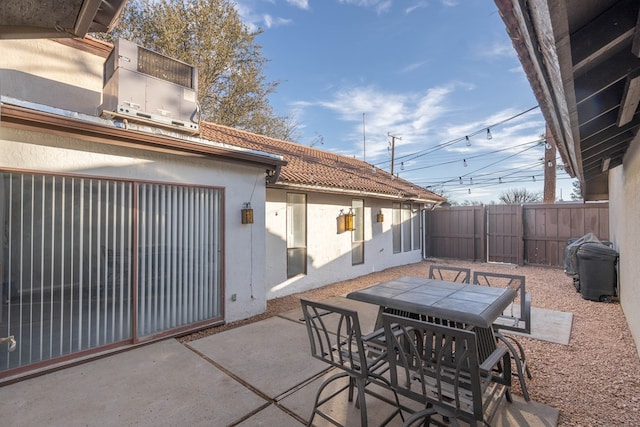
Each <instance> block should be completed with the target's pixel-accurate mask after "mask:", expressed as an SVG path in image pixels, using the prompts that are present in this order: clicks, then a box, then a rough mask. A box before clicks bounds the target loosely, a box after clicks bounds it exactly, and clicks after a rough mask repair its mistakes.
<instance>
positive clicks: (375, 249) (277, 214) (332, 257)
mask: <svg viewBox="0 0 640 427" xmlns="http://www.w3.org/2000/svg"><path fill="white" fill-rule="evenodd" d="M288 192H290V193H303V194H306V195H307V274H306V275H298V276H295V277H292V278H289V279H288V278H287V243H286V231H287V213H286V205H287V203H286V201H287V196H286V195H287V193H288ZM354 199H364V218H365V220H364V226H365V233H364V237H365V244H364V245H365V248H364V259H365V262H364V263H363V264H359V265H352V261H351V243H352V242H351V232H343V233H338V230H337V221H336V218H337V217H338V215H339V214H340V210H341V209H342V210H343V211H344V212H348V211H349V207H351V202H352V200H354ZM414 207H417V206H416V205H414ZM381 210H382V213H383V215H384V222H382V223H377V222H376V215H377V214H378V212H380V211H381ZM414 215H419V212H416V213H414ZM391 224H392V202H391V201H386V200H379V199H371V198H359V197H355V196H354V197H352V196H343V195H333V194H326V193H314V192H305V191H295V190H290V191H287V190H282V189H275V188H268V189H267V207H266V229H267V236H266V253H267V255H266V256H267V261H266V262H267V270H266V271H267V274H266V288H267V290H266V293H267V299H272V298H277V297H282V296H285V295H290V294H294V293H298V292H303V291H307V290H310V289H315V288H319V287H322V286H324V285H327V284H330V283H335V282H338V281H342V280H347V279H352V278H354V277H358V276H361V275H364V274H369V273H372V272H375V271H380V270H384V269H386V268H389V267H393V266H398V265H404V264H410V263H414V262H418V261H420V260H421V250H420V248H415V249H413V250H411V251H408V252H401V253H396V254H394V253H393V240H392V231H391Z"/></svg>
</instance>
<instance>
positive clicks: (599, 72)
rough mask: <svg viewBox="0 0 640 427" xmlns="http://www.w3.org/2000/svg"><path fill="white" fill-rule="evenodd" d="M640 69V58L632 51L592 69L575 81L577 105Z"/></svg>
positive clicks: (616, 56) (616, 55)
mask: <svg viewBox="0 0 640 427" xmlns="http://www.w3.org/2000/svg"><path fill="white" fill-rule="evenodd" d="M638 69H640V58H638V57H636V56H634V55H633V54H631V51H630V50H627V49H625V50H622V51H620V52H618V53H616V54H615V55H613V56H612V57H611V58H609V59H608V60H607V61H605V62H604V63H602V64H599V65H598V66H596V67H594V68H592V69H590V70H589V71H587V72H585V73H584V74H582V75H581V76H580V77H578V78H576V79H575V80H574V86H575V92H576V103H577V104H578V105H579V104H581V103H583V102H585V101H586V100H588V99H589V98H591V97H593V96H595V95H597V94H599V93H601V92H602V91H604V90H605V89H607V88H609V87H610V86H612V85H614V84H616V83H617V82H619V81H620V80H622V79H624V78H625V77H627V75H628V74H629V73H631V72H633V71H635V70H638Z"/></svg>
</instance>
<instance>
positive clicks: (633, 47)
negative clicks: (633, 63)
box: [631, 11, 640, 57]
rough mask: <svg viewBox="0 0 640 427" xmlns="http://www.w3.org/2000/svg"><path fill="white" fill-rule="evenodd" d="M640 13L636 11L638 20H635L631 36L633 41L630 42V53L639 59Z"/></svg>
mask: <svg viewBox="0 0 640 427" xmlns="http://www.w3.org/2000/svg"><path fill="white" fill-rule="evenodd" d="M639 28H640V11H638V18H637V19H636V31H635V33H634V34H633V41H632V42H631V53H633V54H634V55H635V56H638V57H640V30H639Z"/></svg>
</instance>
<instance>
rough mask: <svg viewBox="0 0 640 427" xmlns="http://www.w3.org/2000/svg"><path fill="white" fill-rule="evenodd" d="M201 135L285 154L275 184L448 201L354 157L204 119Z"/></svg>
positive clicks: (245, 146) (403, 198) (201, 124)
mask: <svg viewBox="0 0 640 427" xmlns="http://www.w3.org/2000/svg"><path fill="white" fill-rule="evenodd" d="M200 132H201V136H202V137H203V138H206V139H210V140H212V141H216V142H222V143H226V144H230V145H236V146H240V147H244V148H250V149H254V150H260V151H265V152H268V153H273V154H278V155H281V156H283V157H284V159H285V160H286V161H287V164H286V165H285V166H283V167H282V170H281V172H280V175H279V177H278V181H277V183H276V184H275V186H287V185H292V186H302V187H307V188H309V189H310V190H315V191H327V192H333V191H335V192H344V191H347V192H350V193H354V194H365V195H367V196H368V197H381V198H398V199H401V200H407V199H411V200H417V201H423V202H431V203H439V202H444V201H445V200H446V199H444V198H443V197H441V196H438V195H437V194H435V193H432V192H431V191H428V190H425V189H424V188H422V187H420V186H418V185H415V184H413V183H411V182H409V181H407V180H405V179H402V178H397V177H394V176H392V175H391V174H390V173H389V172H386V171H384V170H382V169H379V168H376V167H374V166H372V165H371V164H369V163H366V162H364V161H362V160H358V159H355V158H352V157H348V156H343V155H340V154H335V153H331V152H328V151H324V150H319V149H317V148H313V147H308V146H305V145H300V144H295V143H292V142H287V141H282V140H278V139H274V138H268V137H265V136H262V135H257V134H254V133H250V132H246V131H242V130H238V129H234V128H230V127H226V126H221V125H216V124H213V123H207V122H200Z"/></svg>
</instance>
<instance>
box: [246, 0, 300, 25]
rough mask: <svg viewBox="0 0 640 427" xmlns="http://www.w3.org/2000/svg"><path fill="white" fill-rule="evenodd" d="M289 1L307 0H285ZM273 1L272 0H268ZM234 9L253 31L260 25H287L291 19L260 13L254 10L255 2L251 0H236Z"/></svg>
mask: <svg viewBox="0 0 640 427" xmlns="http://www.w3.org/2000/svg"><path fill="white" fill-rule="evenodd" d="M287 1H288V2H289V3H298V4H300V5H303V4H304V3H308V0H287ZM269 3H273V1H269ZM235 4H236V10H237V11H238V15H239V16H240V19H241V20H242V22H243V23H244V24H245V25H246V26H247V27H248V28H249V29H250V30H251V31H255V30H257V29H258V28H260V27H263V28H276V27H279V26H282V25H288V24H290V23H291V22H292V21H291V20H290V19H286V18H281V17H274V16H272V15H270V14H268V13H260V12H258V11H257V10H256V7H255V2H253V1H251V0H242V1H240V0H236V2H235Z"/></svg>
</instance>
